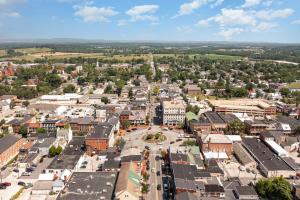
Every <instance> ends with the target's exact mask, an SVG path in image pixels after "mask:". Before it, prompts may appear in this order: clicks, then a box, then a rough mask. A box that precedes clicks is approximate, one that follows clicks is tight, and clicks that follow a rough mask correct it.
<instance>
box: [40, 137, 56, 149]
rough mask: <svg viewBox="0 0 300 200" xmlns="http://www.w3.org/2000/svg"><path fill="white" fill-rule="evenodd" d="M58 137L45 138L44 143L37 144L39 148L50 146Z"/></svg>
mask: <svg viewBox="0 0 300 200" xmlns="http://www.w3.org/2000/svg"><path fill="white" fill-rule="evenodd" d="M55 140H56V138H53V137H50V138H45V139H44V141H43V142H42V143H39V144H38V145H37V146H38V148H50V147H51V146H52V144H53V143H54V141H55Z"/></svg>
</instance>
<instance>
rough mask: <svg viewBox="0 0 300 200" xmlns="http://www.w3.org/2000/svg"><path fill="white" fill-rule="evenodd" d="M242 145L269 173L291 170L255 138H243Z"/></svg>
mask: <svg viewBox="0 0 300 200" xmlns="http://www.w3.org/2000/svg"><path fill="white" fill-rule="evenodd" d="M243 145H244V146H245V147H246V149H247V150H248V151H249V153H250V154H252V155H253V156H254V157H255V158H256V159H257V160H258V161H259V162H260V163H261V164H263V165H264V166H265V167H266V168H267V169H268V170H269V171H275V170H286V171H289V170H292V168H290V167H289V166H288V165H287V164H286V163H285V162H284V161H283V160H282V159H281V158H280V157H278V156H277V155H276V154H275V153H274V152H272V151H271V150H270V149H269V148H268V147H267V146H266V144H265V143H263V142H261V141H260V140H259V139H256V138H243Z"/></svg>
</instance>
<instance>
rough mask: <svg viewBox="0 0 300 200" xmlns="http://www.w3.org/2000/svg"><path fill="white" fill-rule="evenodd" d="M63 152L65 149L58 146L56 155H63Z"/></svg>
mask: <svg viewBox="0 0 300 200" xmlns="http://www.w3.org/2000/svg"><path fill="white" fill-rule="evenodd" d="M62 151H63V148H62V147H61V146H60V145H58V147H56V150H55V152H56V155H59V154H61V152H62Z"/></svg>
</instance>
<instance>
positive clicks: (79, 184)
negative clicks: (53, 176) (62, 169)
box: [57, 172, 117, 200]
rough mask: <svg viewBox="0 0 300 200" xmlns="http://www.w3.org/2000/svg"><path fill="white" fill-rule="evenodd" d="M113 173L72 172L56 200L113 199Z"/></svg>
mask: <svg viewBox="0 0 300 200" xmlns="http://www.w3.org/2000/svg"><path fill="white" fill-rule="evenodd" d="M116 180H117V173H115V172H74V173H73V175H72V176H71V178H70V179H69V181H68V182H67V184H66V186H65V188H64V189H63V190H62V191H61V193H60V194H59V196H58V197H57V199H58V200H60V199H64V200H69V199H72V200H82V199H90V200H96V199H113V197H114V186H115V183H116Z"/></svg>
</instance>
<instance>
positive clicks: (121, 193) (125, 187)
mask: <svg viewBox="0 0 300 200" xmlns="http://www.w3.org/2000/svg"><path fill="white" fill-rule="evenodd" d="M140 173H141V168H140V165H139V164H138V163H134V162H129V163H122V165H121V169H120V172H119V178H118V181H117V184H116V190H115V194H116V199H119V200H128V199H130V200H139V199H140V198H141V197H142V193H141V189H140V187H141V183H140V179H141V175H140Z"/></svg>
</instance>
